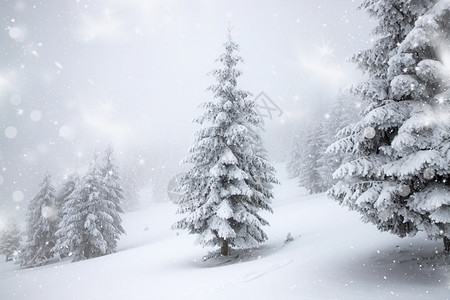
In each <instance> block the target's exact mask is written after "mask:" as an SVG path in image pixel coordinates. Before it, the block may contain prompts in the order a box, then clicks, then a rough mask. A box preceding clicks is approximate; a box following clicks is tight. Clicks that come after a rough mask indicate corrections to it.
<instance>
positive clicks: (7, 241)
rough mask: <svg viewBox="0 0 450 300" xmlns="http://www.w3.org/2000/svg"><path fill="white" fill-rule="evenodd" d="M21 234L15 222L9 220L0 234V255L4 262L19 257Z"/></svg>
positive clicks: (11, 219)
mask: <svg viewBox="0 0 450 300" xmlns="http://www.w3.org/2000/svg"><path fill="white" fill-rule="evenodd" d="M21 239H22V238H21V232H20V228H19V225H17V222H16V220H14V219H13V218H10V219H9V220H8V222H7V223H6V227H5V228H4V229H3V230H2V231H1V232H0V254H3V255H5V257H6V261H10V260H15V259H16V258H17V257H18V255H19V250H20V241H21Z"/></svg>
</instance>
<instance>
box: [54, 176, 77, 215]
mask: <svg viewBox="0 0 450 300" xmlns="http://www.w3.org/2000/svg"><path fill="white" fill-rule="evenodd" d="M79 181H80V177H79V176H78V174H76V173H74V174H72V175H69V176H68V177H67V179H66V181H65V182H64V184H63V186H62V187H61V189H60V190H59V191H58V193H57V195H56V198H55V208H56V209H57V211H58V222H59V221H60V220H61V219H62V212H63V207H64V203H65V202H66V201H67V200H68V199H69V196H70V195H71V194H72V192H73V191H74V190H75V187H76V185H77V183H78V182H79Z"/></svg>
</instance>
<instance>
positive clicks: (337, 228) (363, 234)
mask: <svg viewBox="0 0 450 300" xmlns="http://www.w3.org/2000/svg"><path fill="white" fill-rule="evenodd" d="M278 169H279V177H280V179H281V181H282V184H281V185H280V186H277V187H276V192H275V200H274V203H273V208H274V214H273V215H266V217H267V219H268V220H269V222H270V223H271V226H270V227H269V228H267V229H266V230H267V233H268V235H269V241H268V242H267V243H265V244H263V245H262V246H261V247H260V248H259V249H253V250H247V251H235V252H233V253H234V256H233V257H236V256H237V259H236V260H235V261H229V259H209V260H206V261H203V259H202V258H203V257H204V256H205V255H206V254H207V253H208V249H203V248H201V247H198V246H193V241H194V239H195V237H193V236H188V235H187V234H186V233H184V232H181V233H180V234H179V235H177V234H176V233H175V232H173V231H171V230H170V226H171V224H173V223H174V222H175V220H177V219H178V218H179V216H176V215H175V214H174V212H175V210H176V208H175V206H173V205H172V204H170V203H157V204H155V205H154V206H153V207H151V208H150V209H148V210H146V211H140V212H135V213H130V214H127V215H125V216H124V228H125V230H126V231H127V236H125V237H123V238H122V240H121V241H120V244H119V249H118V252H117V253H115V254H112V255H108V256H104V257H100V258H96V259H91V260H88V261H81V262H77V263H69V262H61V263H57V264H53V265H47V266H43V267H39V268H35V269H25V270H22V269H19V268H18V266H17V265H14V264H13V263H5V262H1V263H0V299H125V298H126V299H245V298H246V299H361V298H364V299H386V298H395V299H421V298H423V299H448V298H450V272H449V269H448V268H447V267H444V266H432V263H433V261H431V260H428V261H427V260H425V261H424V260H423V258H424V257H429V256H431V255H432V253H433V251H435V247H438V249H440V247H441V245H440V244H437V243H434V242H431V241H427V240H426V238H425V236H424V235H418V236H416V237H415V238H405V239H400V238H397V237H395V236H393V235H390V234H387V233H380V232H378V231H377V230H376V229H375V228H374V227H373V226H371V225H368V224H363V223H362V222H361V221H360V220H359V216H358V215H357V214H355V213H352V212H348V211H347V209H346V208H342V207H340V206H339V205H337V204H336V203H335V202H333V201H332V200H330V199H327V197H326V196H325V195H323V194H320V195H312V196H311V195H305V192H304V190H302V189H301V188H298V187H297V186H296V181H295V180H288V179H287V178H286V176H285V172H284V171H283V166H280V167H279V168H278ZM288 232H290V233H291V234H292V236H293V237H294V238H295V240H294V241H293V242H291V243H288V244H286V245H284V240H285V238H286V235H287V233H288Z"/></svg>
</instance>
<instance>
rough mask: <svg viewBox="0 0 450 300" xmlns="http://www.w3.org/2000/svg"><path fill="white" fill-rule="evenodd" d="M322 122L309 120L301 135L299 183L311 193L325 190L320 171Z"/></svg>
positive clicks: (322, 142)
mask: <svg viewBox="0 0 450 300" xmlns="http://www.w3.org/2000/svg"><path fill="white" fill-rule="evenodd" d="M322 126H323V125H322V124H321V123H319V122H310V123H309V124H308V125H307V126H306V128H305V135H304V137H303V145H302V154H301V156H300V169H299V176H298V179H299V185H300V186H303V187H304V188H306V189H307V190H308V192H310V193H311V194H316V193H322V192H325V191H326V186H325V182H324V180H323V178H322V177H321V173H320V172H319V170H320V168H321V166H322V165H321V160H320V158H321V155H322V154H323V152H324V148H325V144H324V140H323V137H322V135H321V133H322Z"/></svg>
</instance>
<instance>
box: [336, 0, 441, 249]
mask: <svg viewBox="0 0 450 300" xmlns="http://www.w3.org/2000/svg"><path fill="white" fill-rule="evenodd" d="M363 7H364V8H366V9H367V10H368V11H369V13H370V14H371V15H372V16H374V17H376V18H377V19H378V21H379V24H378V26H377V28H376V30H375V33H376V34H379V35H380V36H381V38H379V39H378V40H377V41H376V42H375V45H374V47H372V48H371V49H369V50H367V51H363V52H361V53H360V54H358V55H356V56H355V60H356V61H357V62H358V64H359V66H360V67H361V68H362V69H363V70H364V71H366V72H367V73H368V75H369V80H368V81H366V82H363V83H361V84H359V85H358V86H357V87H356V88H355V92H356V93H357V94H358V95H359V96H361V97H362V98H363V99H365V100H366V101H368V103H369V104H368V106H367V107H366V108H365V109H364V110H363V117H362V119H361V120H360V121H359V122H356V123H354V124H352V125H350V126H348V127H347V128H345V129H343V130H342V131H341V132H340V135H339V137H340V139H339V140H338V141H336V142H335V143H334V144H333V145H331V146H330V150H332V151H335V152H340V153H347V154H348V157H347V160H348V162H346V163H344V164H343V165H342V166H341V167H340V168H339V169H338V170H337V171H336V172H335V176H336V178H337V179H339V180H340V181H339V182H338V183H337V184H336V185H335V186H334V187H333V188H332V189H331V190H330V192H329V194H330V195H331V196H332V197H334V198H335V199H336V200H338V201H339V202H340V203H341V204H343V205H347V206H349V207H350V208H351V209H354V210H357V211H359V212H360V213H361V214H362V216H363V220H364V221H366V222H372V223H374V224H375V225H376V226H377V227H378V228H379V229H380V230H383V231H389V232H391V233H394V234H397V235H399V236H402V237H403V236H405V235H414V234H415V233H416V232H417V231H424V232H426V233H427V234H428V235H429V237H430V238H434V239H443V241H444V251H445V252H447V253H448V252H450V182H449V173H450V165H449V163H450V92H449V88H450V70H449V62H448V55H449V53H450V46H449V45H450V22H449V20H450V1H448V0H440V1H437V0H435V1H413V0H396V1H392V0H391V1H387V0H383V1H382V0H377V1H375V0H370V1H369V0H367V1H365V2H364V4H363Z"/></svg>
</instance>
